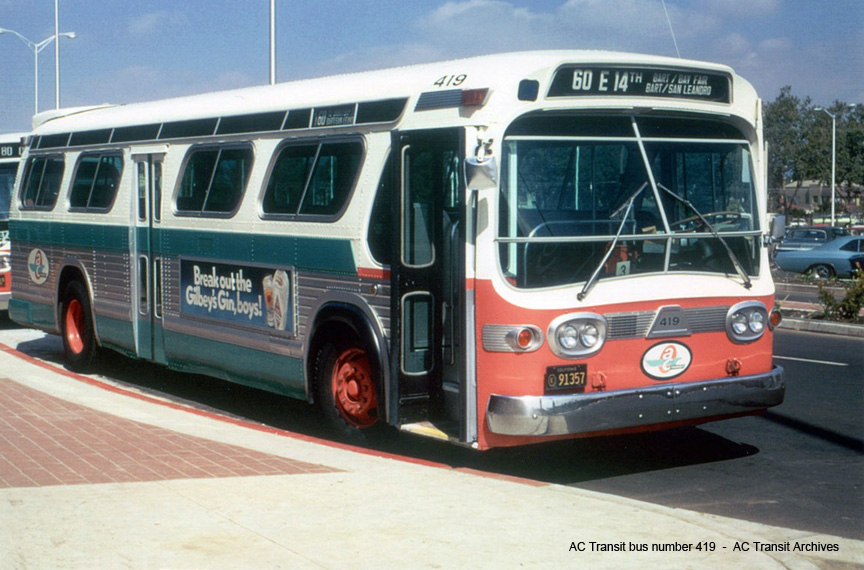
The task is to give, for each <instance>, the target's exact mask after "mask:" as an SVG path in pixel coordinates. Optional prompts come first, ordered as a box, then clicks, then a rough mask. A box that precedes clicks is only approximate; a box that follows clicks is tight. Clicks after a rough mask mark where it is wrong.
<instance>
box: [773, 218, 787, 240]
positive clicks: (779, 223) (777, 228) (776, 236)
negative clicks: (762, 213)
mask: <svg viewBox="0 0 864 570" xmlns="http://www.w3.org/2000/svg"><path fill="white" fill-rule="evenodd" d="M770 224H771V239H772V240H774V241H779V240H780V239H782V238H783V236H784V235H786V216H784V215H782V214H776V215H774V217H772V218H771V220H770Z"/></svg>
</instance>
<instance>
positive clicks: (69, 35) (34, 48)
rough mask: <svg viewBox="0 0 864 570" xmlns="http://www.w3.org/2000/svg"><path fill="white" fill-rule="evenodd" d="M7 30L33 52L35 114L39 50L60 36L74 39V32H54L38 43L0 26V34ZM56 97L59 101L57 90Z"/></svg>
mask: <svg viewBox="0 0 864 570" xmlns="http://www.w3.org/2000/svg"><path fill="white" fill-rule="evenodd" d="M7 32H8V33H10V34H14V35H15V36H18V39H20V40H21V41H22V42H24V43H25V44H27V47H28V48H30V51H32V52H33V99H34V102H33V113H34V114H36V113H38V112H39V52H40V51H42V50H43V49H45V48H46V47H48V46H49V45H50V44H51V42H53V41H54V40H55V39H56V38H58V37H60V36H64V37H67V38H69V39H70V40H71V39H74V38H75V32H64V33H62V34H56V35H53V36H50V37H48V38H45V39H44V40H42V41H41V42H39V43H34V42H31V41H30V40H28V39H27V38H25V37H24V36H22V35H21V34H19V33H18V32H16V31H15V30H7V29H6V28H0V34H5V33H7ZM57 97H58V101H59V92H58V96H57Z"/></svg>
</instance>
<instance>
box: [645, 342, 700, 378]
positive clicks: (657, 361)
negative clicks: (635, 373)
mask: <svg viewBox="0 0 864 570" xmlns="http://www.w3.org/2000/svg"><path fill="white" fill-rule="evenodd" d="M692 361H693V355H692V353H691V352H690V349H689V348H687V346H686V345H684V344H681V343H680V342H661V343H658V344H655V345H654V346H652V347H651V348H649V349H648V350H647V351H646V352H645V354H644V355H643V356H642V371H643V372H645V374H647V375H648V376H650V377H651V378H653V379H655V380H669V379H670V378H675V377H676V376H680V375H681V374H684V372H685V371H686V370H687V369H688V368H689V367H690V363H691V362H692Z"/></svg>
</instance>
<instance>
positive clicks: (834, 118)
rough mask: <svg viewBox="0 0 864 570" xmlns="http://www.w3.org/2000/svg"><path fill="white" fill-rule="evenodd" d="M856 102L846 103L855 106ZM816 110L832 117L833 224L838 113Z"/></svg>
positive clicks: (822, 109)
mask: <svg viewBox="0 0 864 570" xmlns="http://www.w3.org/2000/svg"><path fill="white" fill-rule="evenodd" d="M855 105H856V104H855V103H852V104H851V105H845V106H848V107H854V106H855ZM813 110H814V111H822V112H823V113H825V114H826V115H828V116H829V117H831V225H832V226H833V225H834V217H835V216H834V206H835V200H836V195H835V193H836V186H835V177H836V175H837V115H834V114H832V113H831V112H829V111H828V109H826V108H825V107H814V108H813Z"/></svg>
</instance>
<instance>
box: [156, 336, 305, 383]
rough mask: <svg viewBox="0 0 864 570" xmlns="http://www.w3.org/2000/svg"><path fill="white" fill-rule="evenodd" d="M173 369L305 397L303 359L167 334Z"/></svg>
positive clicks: (167, 347)
mask: <svg viewBox="0 0 864 570" xmlns="http://www.w3.org/2000/svg"><path fill="white" fill-rule="evenodd" d="M164 333H165V346H166V349H167V350H168V352H169V353H170V354H169V359H170V367H171V368H174V369H176V370H181V371H183V372H196V373H201V374H207V375H210V376H215V377H216V378H222V379H223V380H228V381H229V382H236V383H237V384H243V385H245V386H251V387H252V388H259V389H262V390H267V391H269V392H275V393H277V394H282V395H285V396H290V397H294V398H301V399H302V398H305V396H306V394H305V389H304V383H303V360H302V359H299V358H291V357H288V356H281V355H278V354H273V353H270V352H264V351H261V350H255V349H251V348H245V347H241V346H237V345H233V344H227V343H223V342H218V341H214V340H208V339H203V338H200V337H196V336H191V335H187V334H182V333H177V332H172V331H168V330H166V331H164Z"/></svg>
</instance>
